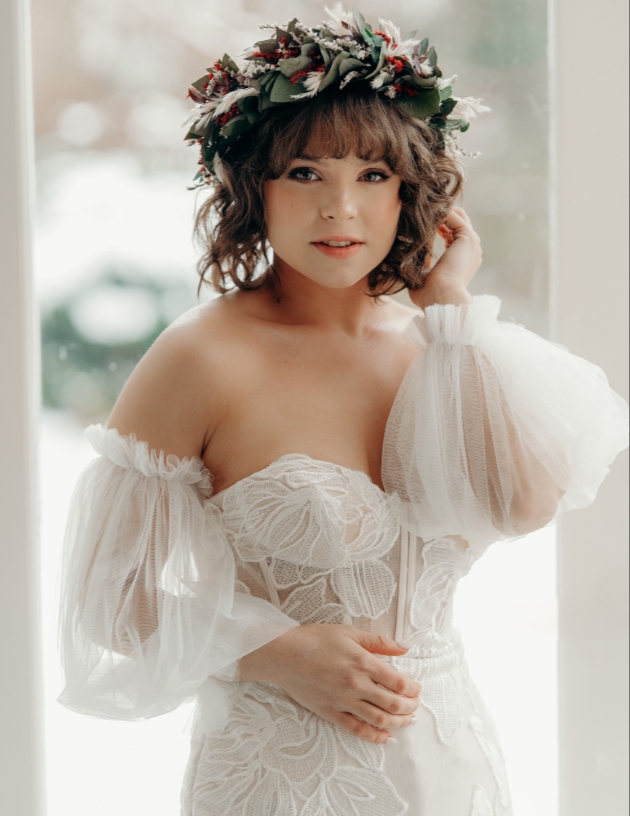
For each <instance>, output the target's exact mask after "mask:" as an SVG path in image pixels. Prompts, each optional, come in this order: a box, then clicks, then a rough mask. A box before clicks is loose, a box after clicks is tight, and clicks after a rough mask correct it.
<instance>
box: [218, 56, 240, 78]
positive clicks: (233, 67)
mask: <svg viewBox="0 0 630 816" xmlns="http://www.w3.org/2000/svg"><path fill="white" fill-rule="evenodd" d="M221 65H222V66H223V67H224V68H227V70H228V71H233V72H234V73H235V74H238V65H237V64H236V63H235V62H234V60H233V59H232V57H230V56H229V54H224V55H223V59H222V60H221Z"/></svg>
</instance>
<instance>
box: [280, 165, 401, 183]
mask: <svg viewBox="0 0 630 816" xmlns="http://www.w3.org/2000/svg"><path fill="white" fill-rule="evenodd" d="M299 173H302V174H304V173H311V174H312V175H317V173H316V172H315V170H312V169H311V168H310V167H294V168H293V170H291V171H289V178H292V179H295V180H296V181H300V182H302V184H308V183H310V182H311V181H314V179H303V178H298V174H299ZM365 176H380V178H381V181H387V179H388V178H391V176H388V175H387V173H386V172H385V171H384V170H368V172H367V173H364V175H363V178H364V177H365ZM368 184H378V182H368Z"/></svg>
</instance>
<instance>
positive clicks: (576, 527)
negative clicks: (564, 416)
mask: <svg viewBox="0 0 630 816" xmlns="http://www.w3.org/2000/svg"><path fill="white" fill-rule="evenodd" d="M554 6H555V7H554V11H553V25H552V42H551V46H552V59H553V61H554V62H555V70H554V75H553V98H552V106H551V108H552V120H553V122H554V125H555V133H554V138H553V152H554V163H555V185H554V188H555V189H554V198H555V200H554V212H555V222H556V246H555V275H554V310H553V311H554V318H555V339H556V340H557V341H558V342H560V343H563V344H565V345H567V346H569V348H570V349H571V350H572V351H573V352H575V353H576V354H579V355H580V356H583V357H586V358H588V359H589V360H591V361H592V362H594V363H597V364H598V365H600V366H602V368H603V369H604V370H605V371H606V373H607V374H608V376H609V379H610V381H611V384H612V386H613V387H614V388H615V390H617V391H618V392H619V393H621V394H623V395H624V396H625V397H626V398H627V396H628V336H627V327H628V196H627V178H628V131H627V122H628V118H627V117H628V74H627V57H628V2H627V0H598V2H597V3H592V2H587V0H554ZM627 466H628V459H627V455H626V454H624V455H623V456H622V457H620V459H618V460H617V462H616V463H615V464H614V466H613V468H612V472H611V474H610V476H609V477H608V478H607V480H606V482H605V483H604V486H603V488H602V491H601V493H600V495H599V497H598V498H597V500H596V502H595V504H594V505H593V506H592V507H590V508H589V509H587V510H583V511H577V512H575V513H573V514H570V515H569V516H567V518H566V519H565V520H564V521H563V523H562V526H561V529H560V563H559V567H560V570H559V594H560V749H561V780H560V786H561V814H562V816H595V814H597V816H599V815H600V814H601V816H627V813H628V792H627V781H626V779H627V772H628V730H627V723H628V670H627V666H628V663H627V660H628V618H627V607H628V515H627V503H628V476H627V473H628V469H627Z"/></svg>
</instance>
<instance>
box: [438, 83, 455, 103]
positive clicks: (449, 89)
mask: <svg viewBox="0 0 630 816" xmlns="http://www.w3.org/2000/svg"><path fill="white" fill-rule="evenodd" d="M452 95H453V86H452V85H447V86H446V88H442V90H441V91H440V99H441V100H442V102H444V100H445V99H450V98H451V96H452Z"/></svg>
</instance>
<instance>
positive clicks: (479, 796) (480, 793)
mask: <svg viewBox="0 0 630 816" xmlns="http://www.w3.org/2000/svg"><path fill="white" fill-rule="evenodd" d="M470 816H494V814H493V812H492V805H491V804H490V800H489V799H488V796H487V794H486V792H485V790H484V789H483V788H480V787H478V786H477V787H476V788H475V792H474V794H473V806H472V811H471V814H470Z"/></svg>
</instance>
